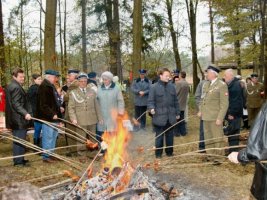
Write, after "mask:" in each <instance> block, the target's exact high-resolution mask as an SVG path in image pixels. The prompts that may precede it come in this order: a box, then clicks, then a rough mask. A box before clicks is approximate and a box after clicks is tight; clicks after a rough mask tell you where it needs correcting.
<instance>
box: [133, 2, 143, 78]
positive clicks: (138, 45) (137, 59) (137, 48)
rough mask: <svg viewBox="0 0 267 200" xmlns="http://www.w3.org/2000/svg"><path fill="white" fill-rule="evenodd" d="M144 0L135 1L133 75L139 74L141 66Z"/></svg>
mask: <svg viewBox="0 0 267 200" xmlns="http://www.w3.org/2000/svg"><path fill="white" fill-rule="evenodd" d="M142 23H143V22H142V0H135V1H134V10H133V57H132V73H133V77H137V76H138V69H140V67H141V53H142V34H143V28H142Z"/></svg>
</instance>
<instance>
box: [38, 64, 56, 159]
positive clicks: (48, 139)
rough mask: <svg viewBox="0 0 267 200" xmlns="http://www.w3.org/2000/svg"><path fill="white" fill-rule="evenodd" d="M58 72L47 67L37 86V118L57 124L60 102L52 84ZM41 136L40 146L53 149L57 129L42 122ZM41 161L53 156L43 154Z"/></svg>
mask: <svg viewBox="0 0 267 200" xmlns="http://www.w3.org/2000/svg"><path fill="white" fill-rule="evenodd" d="M57 76H58V72H57V71H55V70H51V69H48V70H46V71H45V76H44V81H43V82H42V84H41V85H40V86H39V89H38V94H37V109H36V113H37V118H39V119H43V120H46V121H48V122H52V123H54V124H57V119H58V117H60V116H59V115H60V103H59V102H58V100H57V91H56V88H55V86H54V84H55V82H56V79H57ZM42 130H43V137H42V147H43V149H45V150H49V149H54V148H55V146H56V140H57V136H58V130H57V129H55V128H52V127H51V126H48V125H47V124H44V123H43V124H42ZM43 161H44V162H47V163H52V162H54V160H53V157H50V156H49V155H48V154H43Z"/></svg>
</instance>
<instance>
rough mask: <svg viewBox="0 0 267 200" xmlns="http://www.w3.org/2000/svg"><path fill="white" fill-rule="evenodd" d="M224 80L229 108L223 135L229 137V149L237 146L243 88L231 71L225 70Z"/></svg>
mask: <svg viewBox="0 0 267 200" xmlns="http://www.w3.org/2000/svg"><path fill="white" fill-rule="evenodd" d="M224 80H225V82H226V84H227V86H228V93H229V107H228V110H227V113H226V115H225V120H226V121H227V122H228V126H227V127H226V128H224V133H225V134H226V135H228V136H230V137H228V143H229V146H230V147H231V146H238V145H239V135H238V134H239V133H240V126H241V119H242V116H243V104H244V103H243V102H244V96H243V88H242V85H241V83H240V80H239V79H237V78H236V77H235V75H234V71H233V70H232V69H227V70H225V72H224ZM233 135H234V136H233ZM237 150H238V148H231V149H229V153H231V152H233V151H237Z"/></svg>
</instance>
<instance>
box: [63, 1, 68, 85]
mask: <svg viewBox="0 0 267 200" xmlns="http://www.w3.org/2000/svg"><path fill="white" fill-rule="evenodd" d="M66 32H67V0H64V29H63V43H64V56H63V57H64V59H63V60H64V70H63V71H62V74H63V76H62V81H65V74H67V65H68V64H67V38H66Z"/></svg>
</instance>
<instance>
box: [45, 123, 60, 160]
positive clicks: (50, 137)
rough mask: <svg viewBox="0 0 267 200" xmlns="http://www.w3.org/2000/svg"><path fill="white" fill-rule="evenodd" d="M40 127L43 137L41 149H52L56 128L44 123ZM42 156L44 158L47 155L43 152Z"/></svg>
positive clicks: (54, 144)
mask: <svg viewBox="0 0 267 200" xmlns="http://www.w3.org/2000/svg"><path fill="white" fill-rule="evenodd" d="M53 124H56V123H53ZM42 129H43V137H42V147H43V149H44V150H49V149H54V148H55V147H56V141H57V136H58V130H57V129H55V128H52V127H50V126H48V125H46V124H42ZM50 152H53V150H50ZM42 156H43V159H44V160H45V159H48V158H49V155H48V154H46V153H43V155H42Z"/></svg>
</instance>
